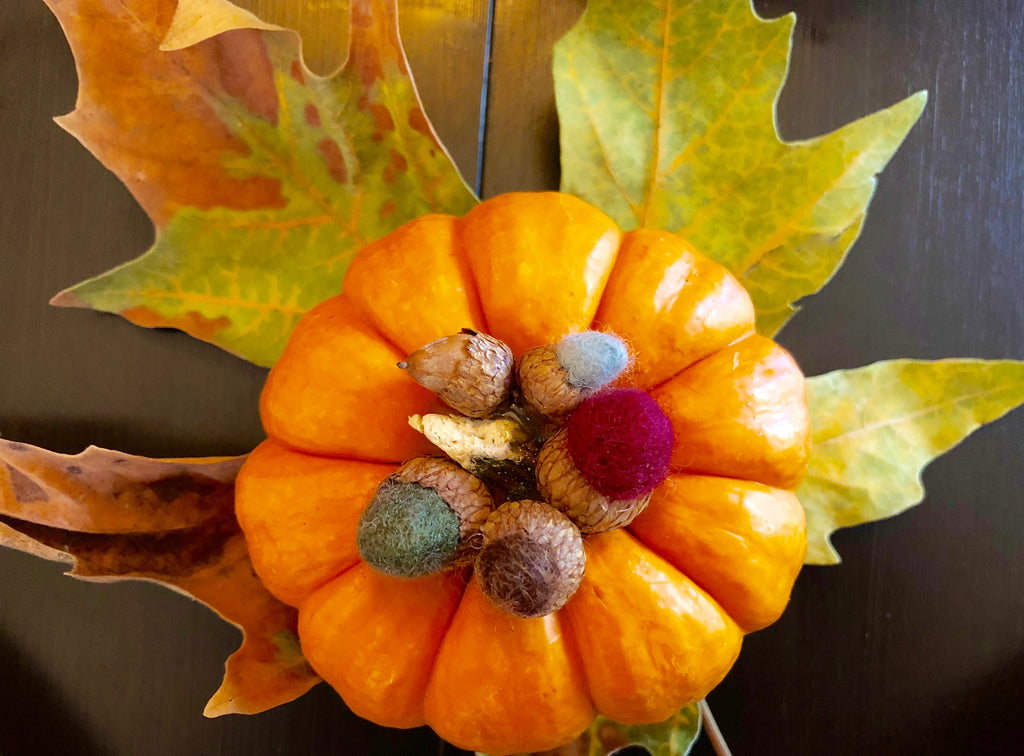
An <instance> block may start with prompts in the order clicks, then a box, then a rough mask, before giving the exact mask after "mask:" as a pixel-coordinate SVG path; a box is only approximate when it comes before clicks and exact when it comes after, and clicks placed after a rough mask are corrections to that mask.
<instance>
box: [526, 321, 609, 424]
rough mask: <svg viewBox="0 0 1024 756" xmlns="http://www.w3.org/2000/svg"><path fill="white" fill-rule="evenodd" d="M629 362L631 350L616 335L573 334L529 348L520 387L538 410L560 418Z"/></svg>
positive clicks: (600, 333)
mask: <svg viewBox="0 0 1024 756" xmlns="http://www.w3.org/2000/svg"><path fill="white" fill-rule="evenodd" d="M628 364H629V350H628V349H627V348H626V345H625V343H624V342H623V341H622V339H620V338H619V337H618V336H616V335H615V334H613V333H605V332H603V331H584V332H582V333H573V334H569V335H568V336H566V337H565V338H564V339H562V340H561V341H560V342H558V343H557V344H548V345H545V346H539V347H534V348H533V349H530V350H529V351H527V352H526V353H525V354H524V355H523V357H522V359H521V360H520V361H519V368H518V377H519V387H520V390H521V391H522V394H523V398H524V399H525V400H526V401H527V402H528V403H529V404H530V405H531V406H532V407H534V408H535V409H536V410H537V411H538V412H540V413H541V414H543V415H545V416H546V417H549V418H553V419H554V418H559V417H563V416H564V415H566V414H568V413H569V412H572V411H573V410H574V409H575V408H576V407H577V406H578V405H579V403H580V402H581V401H583V399H585V398H586V397H588V396H591V395H593V394H594V393H595V392H597V391H599V390H600V389H602V388H603V387H604V386H607V385H608V384H609V383H611V382H612V381H614V380H615V379H616V378H618V377H619V375H621V374H622V371H623V370H625V369H626V367H627V365H628Z"/></svg>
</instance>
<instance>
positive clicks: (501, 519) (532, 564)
mask: <svg viewBox="0 0 1024 756" xmlns="http://www.w3.org/2000/svg"><path fill="white" fill-rule="evenodd" d="M483 538H484V545H483V548H482V549H481V550H480V553H479V554H477V558H476V579H477V581H478V582H479V584H480V587H481V589H483V592H484V593H485V594H486V595H487V597H488V598H490V600H491V601H492V602H494V604H495V605H496V606H497V607H499V608H500V609H502V610H504V611H506V612H508V613H509V614H513V615H515V616H517V617H523V618H530V617H543V616H544V615H546V614H550V613H551V612H553V611H555V610H557V609H560V608H561V607H562V606H564V605H565V603H566V602H567V601H568V600H569V599H570V598H572V595H573V594H574V593H575V592H576V589H577V588H579V585H580V581H581V580H582V579H583V570H584V567H585V565H586V553H585V552H584V550H583V539H582V537H581V536H580V532H579V530H578V529H577V528H576V526H575V525H573V524H572V522H570V521H569V519H568V518H566V517H565V515H563V514H561V513H560V512H558V511H556V510H554V509H552V508H551V507H549V506H548V505H547V504H545V503H543V502H540V501H531V500H528V499H527V500H522V501H513V502H509V503H506V504H504V505H502V506H501V507H499V508H498V509H496V510H495V511H494V512H492V513H491V515H490V516H489V517H488V518H487V522H486V523H485V524H484V527H483Z"/></svg>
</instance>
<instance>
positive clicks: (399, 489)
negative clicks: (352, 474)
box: [356, 481, 459, 578]
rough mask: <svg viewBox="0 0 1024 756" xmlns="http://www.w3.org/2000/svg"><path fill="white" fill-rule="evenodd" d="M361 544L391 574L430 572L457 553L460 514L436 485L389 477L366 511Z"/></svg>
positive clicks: (409, 575)
mask: <svg viewBox="0 0 1024 756" xmlns="http://www.w3.org/2000/svg"><path fill="white" fill-rule="evenodd" d="M356 546H357V547H358V549H359V554H360V556H362V558H363V560H364V561H365V562H367V563H368V564H370V565H371V566H373V567H375V568H376V569H377V570H379V571H380V572H383V573H384V574H386V575H394V576H395V577H407V578H413V577H421V576H423V575H429V574H430V573H432V572H436V571H437V570H439V569H441V568H443V567H445V566H446V565H447V564H449V563H450V562H451V561H452V559H453V558H454V556H455V552H456V550H457V549H458V547H459V516H458V515H457V514H455V512H453V511H452V509H451V508H450V507H449V506H448V504H447V503H445V500H444V499H442V498H441V496H440V495H439V494H438V493H437V491H435V490H434V489H432V488H426V487H424V486H421V485H419V484H418V483H404V482H395V481H388V482H385V483H384V484H383V485H382V486H381V487H380V488H379V489H378V490H377V495H376V496H374V497H373V501H371V502H370V504H369V506H367V508H366V510H365V511H364V512H363V516H362V518H361V519H360V521H359V529H358V531H357V533H356Z"/></svg>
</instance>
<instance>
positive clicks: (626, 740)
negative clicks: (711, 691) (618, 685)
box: [477, 704, 701, 756]
mask: <svg viewBox="0 0 1024 756" xmlns="http://www.w3.org/2000/svg"><path fill="white" fill-rule="evenodd" d="M700 728H701V714H700V707H699V705H698V704H691V705H689V706H687V707H686V708H685V709H682V710H681V711H678V712H676V713H675V714H673V715H672V716H671V717H669V718H668V719H666V720H665V721H664V722H657V723H655V724H648V725H624V724H620V723H619V722H615V721H614V720H611V719H609V718H608V717H604V716H600V715H599V716H598V717H597V718H596V719H594V721H593V723H591V725H590V727H588V728H587V729H586V730H584V731H583V734H582V735H580V736H579V737H578V738H577V739H576V740H573V741H572V742H570V743H566V744H565V745H563V746H560V747H558V748H555V749H553V750H550V751H545V752H544V754H543V756H605V754H610V753H618V752H619V750H620V749H622V748H627V747H629V746H639V747H641V748H643V749H644V750H646V751H647V752H648V753H650V754H652V756H686V754H688V753H689V752H690V751H691V750H692V749H693V744H694V742H696V740H697V736H698V735H700ZM477 756H486V754H481V753H477ZM520 756H526V755H525V754H520ZM538 756H539V755H538Z"/></svg>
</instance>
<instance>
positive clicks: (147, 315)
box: [48, 0, 476, 365]
mask: <svg viewBox="0 0 1024 756" xmlns="http://www.w3.org/2000/svg"><path fill="white" fill-rule="evenodd" d="M48 2H49V4H50V6H51V8H52V9H53V11H54V13H55V14H56V15H57V16H58V18H59V19H60V21H61V23H62V25H63V26H64V30H65V33H66V34H67V37H68V39H69V41H70V42H71V45H72V50H73V52H74V53H75V58H76V61H77V63H78V70H79V77H80V79H81V89H80V92H79V101H78V104H77V107H76V109H75V111H74V112H73V113H71V114H70V115H69V116H65V117H64V118H62V119H59V120H60V123H61V125H63V126H64V127H65V128H66V129H68V130H69V131H71V133H73V134H74V135H75V136H77V137H78V138H79V139H80V140H81V141H82V142H83V143H84V144H85V145H86V146H87V147H89V148H90V149H91V150H92V151H93V152H94V153H95V154H96V156H97V157H98V158H99V159H100V160H101V161H103V163H104V164H105V165H106V166H107V167H108V168H110V169H111V170H113V171H114V172H115V173H116V174H117V175H118V176H119V177H120V178H121V179H122V180H123V181H124V182H125V184H126V185H127V186H128V188H129V189H131V190H132V192H133V193H134V194H135V196H136V198H137V199H138V200H139V201H140V203H141V204H142V206H143V207H144V208H145V209H146V211H147V212H148V213H149V215H150V217H151V218H152V219H153V221H154V223H155V224H156V226H157V238H156V242H155V244H154V245H153V247H152V248H151V249H150V250H149V251H148V252H147V253H146V254H145V255H144V256H142V257H140V258H138V259H137V260H134V261H132V262H129V263H127V264H125V265H122V266H121V267H119V268H116V269H115V270H113V271H110V272H109V273H106V274H104V275H101V276H99V277H97V278H94V279H91V280H89V281H86V282H84V283H82V284H79V285H77V286H74V287H72V288H70V289H68V290H66V291H64V292H62V293H61V294H59V295H58V296H57V297H55V299H54V303H55V304H58V305H65V306H85V307H93V308H96V309H99V310H105V311H108V312H115V313H119V314H121V315H123V316H125V317H127V318H128V319H130V320H132V321H133V322H136V323H138V324H140V325H145V326H170V327H175V328H180V329H182V330H185V331H187V332H188V333H190V334H192V335H193V336H196V337H198V338H201V339H204V340H207V341H210V342H212V343H214V344H217V345H218V346H220V347H223V348H224V349H227V350H229V351H231V352H233V353H235V354H238V355H240V356H243V357H245V358H246V359H248V360H250V361H252V362H255V363H257V364H260V365H270V364H272V363H273V362H274V361H275V360H276V358H277V356H278V355H279V354H280V352H281V349H282V348H283V346H284V344H285V342H286V341H287V339H288V336H289V334H290V333H291V330H292V327H293V326H294V324H295V322H296V321H297V320H298V319H299V318H300V317H301V316H302V315H303V314H304V313H305V312H306V311H307V310H309V309H310V308H311V307H313V306H314V305H316V304H317V303H319V302H321V301H322V300H324V299H326V298H328V297H329V296H331V295H333V294H336V293H337V292H338V291H340V289H341V282H342V279H343V277H344V273H345V270H346V268H347V266H348V263H349V261H350V260H351V258H352V256H353V255H354V254H355V252H356V251H358V249H359V248H360V247H362V246H363V245H364V244H365V243H367V242H369V241H371V240H373V239H376V238H379V237H381V236H384V235H385V234H387V233H388V232H390V231H391V230H393V229H394V228H396V227H398V226H399V225H401V224H403V223H405V222H406V221H408V220H411V219H413V218H416V217H419V216H421V215H424V214H426V213H429V212H447V213H452V214H457V215H461V214H463V213H465V212H466V211H467V210H468V209H469V208H470V207H472V205H473V204H474V203H475V201H476V200H475V198H474V197H473V195H472V193H471V192H470V191H469V189H468V188H467V187H466V185H465V183H464V182H463V181H462V179H461V178H460V177H459V175H458V173H457V171H456V170H455V168H454V166H453V165H452V163H451V160H450V158H449V157H448V155H447V153H446V152H445V151H444V149H443V148H442V147H441V145H440V142H439V141H438V139H437V137H436V135H435V134H434V132H433V129H432V128H431V126H430V124H429V122H428V121H427V119H426V116H425V115H424V113H423V110H422V108H421V106H420V102H419V99H418V97H417V94H416V90H415V87H414V85H413V82H412V79H411V78H410V76H409V74H408V69H407V64H406V60H405V56H404V53H403V52H402V48H401V44H400V42H399V38H398V28H397V10H396V7H395V0H352V3H351V19H352V27H353V33H352V35H351V40H352V41H351V46H350V50H349V57H348V61H347V63H346V64H345V66H344V67H343V68H342V69H341V71H339V72H338V73H337V74H336V75H334V76H332V77H328V78H323V77H320V76H316V75H314V74H313V73H311V72H310V71H309V69H308V68H307V67H306V65H305V63H304V62H303V60H302V57H301V54H300V48H299V39H298V36H297V35H296V34H294V33H293V32H289V31H285V30H283V29H279V28H278V27H275V26H272V25H270V24H266V23H264V22H262V21H260V20H259V19H257V18H256V17H255V16H253V15H251V14H249V13H248V12H246V11H242V10H240V9H238V8H236V7H235V6H233V5H231V4H230V3H228V2H227V1H226V0H182V2H180V3H179V4H178V5H177V8H176V14H175V15H174V17H173V19H172V18H171V11H172V10H174V9H175V3H174V0H48Z"/></svg>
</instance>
